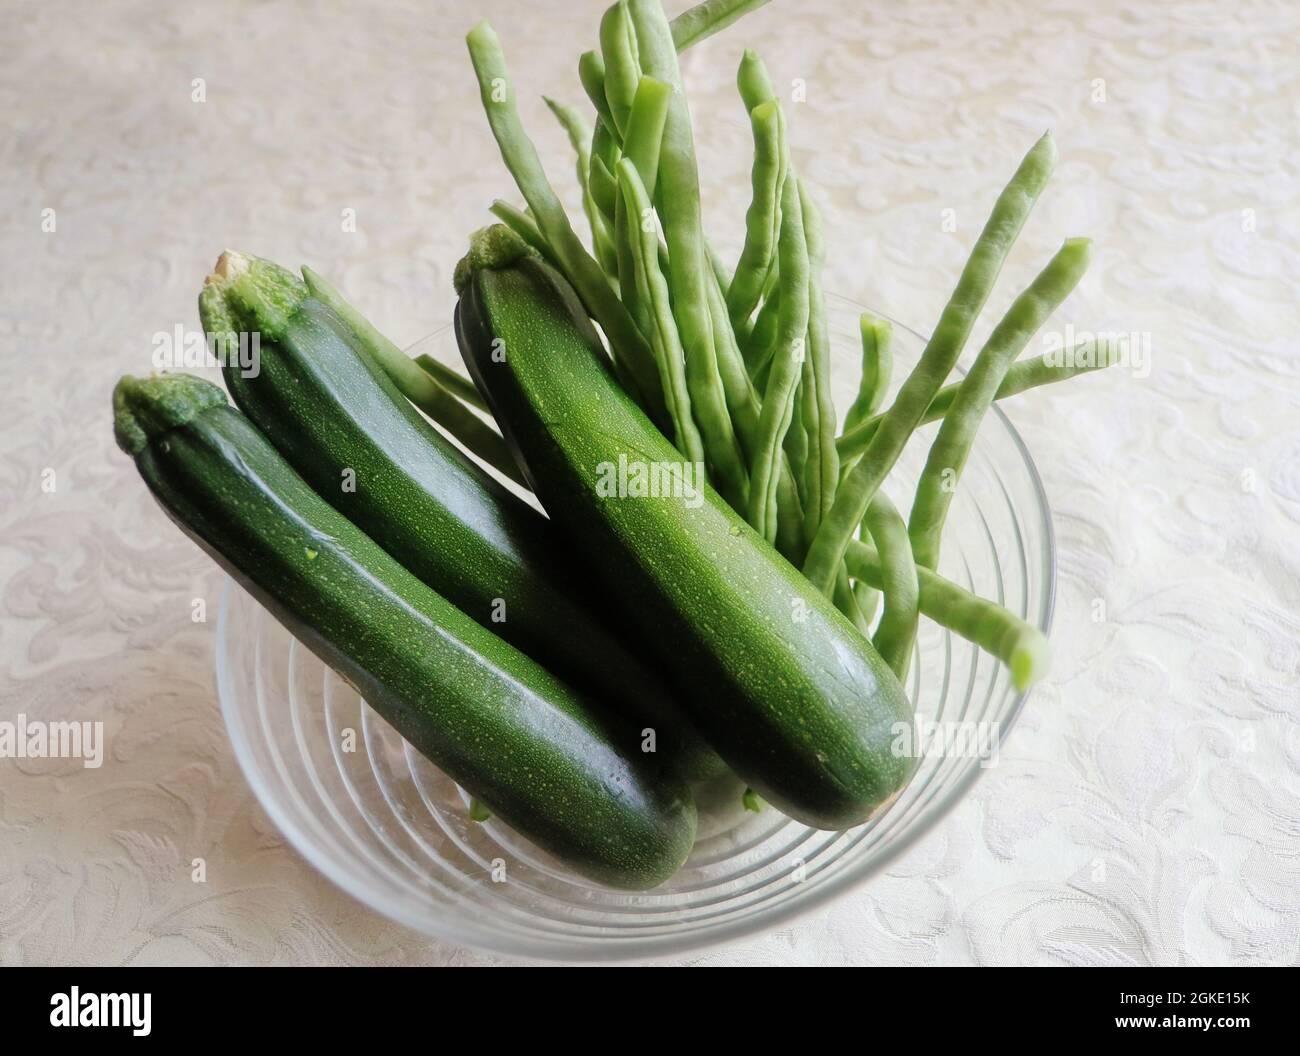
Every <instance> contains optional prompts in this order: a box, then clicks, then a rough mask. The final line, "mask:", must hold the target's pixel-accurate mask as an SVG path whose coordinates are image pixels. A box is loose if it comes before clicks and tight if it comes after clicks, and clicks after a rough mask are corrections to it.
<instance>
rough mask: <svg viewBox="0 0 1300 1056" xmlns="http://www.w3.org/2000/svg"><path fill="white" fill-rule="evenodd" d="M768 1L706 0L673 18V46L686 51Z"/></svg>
mask: <svg viewBox="0 0 1300 1056" xmlns="http://www.w3.org/2000/svg"><path fill="white" fill-rule="evenodd" d="M766 3H767V0H704V3H702V4H696V5H695V6H694V7H692V8H690V9H689V10H687V11H683V12H682V13H681V14H680V15H678V16H677V17H676V18H674V19H673V20H672V24H671V30H672V35H673V46H674V47H675V48H676V49H677V50H678V51H685V50H686V49H687V48H689V47H690V46H691V45H692V44H697V43H699V42H700V41H701V40H703V39H704V38H705V37H708V36H712V35H713V34H714V33H716V32H718V30H720V29H726V28H727V27H728V26H729V25H731V23H733V22H734V21H736V19H738V18H740V16H741V15H744V14H748V13H749V12H750V11H753V10H754V9H756V8H759V7H762V6H763V5H764V4H766Z"/></svg>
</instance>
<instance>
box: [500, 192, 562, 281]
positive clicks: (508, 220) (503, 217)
mask: <svg viewBox="0 0 1300 1056" xmlns="http://www.w3.org/2000/svg"><path fill="white" fill-rule="evenodd" d="M488 212H490V213H491V214H492V215H493V216H495V217H496V218H497V219H498V220H500V221H501V222H502V223H503V224H505V225H506V227H508V228H510V230H511V231H513V232H514V233H515V234H516V235H518V236H519V237H520V238H522V239H523V240H524V241H525V242H527V243H528V244H529V245H530V246H532V247H533V249H535V250H537V252H538V253H540V254H541V255H542V256H543V257H545V258H546V260H547V262H548V263H549V264H550V265H551V266H552V267H557V268H558V267H559V266H560V260H559V258H558V257H557V256H556V255H555V251H554V250H553V249H551V246H550V243H549V242H547V241H546V236H544V235H543V234H542V233H541V231H539V230H538V229H537V222H536V221H535V220H534V219H533V218H532V217H531V216H529V215H528V214H527V213H526V212H524V211H523V210H522V209H516V208H515V207H514V206H513V205H511V204H510V203H509V202H503V201H502V200H501V199H500V198H498V199H496V201H494V202H493V203H492V204H491V205H490V206H489V207H488Z"/></svg>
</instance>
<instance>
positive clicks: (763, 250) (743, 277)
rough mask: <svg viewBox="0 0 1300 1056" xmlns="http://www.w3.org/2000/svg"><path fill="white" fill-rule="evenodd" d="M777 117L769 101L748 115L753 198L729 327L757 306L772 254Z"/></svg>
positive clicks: (778, 167) (776, 219)
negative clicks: (752, 161)
mask: <svg viewBox="0 0 1300 1056" xmlns="http://www.w3.org/2000/svg"><path fill="white" fill-rule="evenodd" d="M780 113H781V108H780V107H779V106H778V105H777V103H776V102H775V101H774V100H769V101H767V102H765V103H760V104H759V105H758V106H756V107H754V109H753V110H752V111H751V112H750V115H749V119H750V125H751V127H752V128H753V132H754V167H753V171H752V173H751V177H750V182H751V185H752V187H753V197H752V199H751V201H750V205H749V209H748V210H747V211H746V213H745V244H744V246H743V248H742V249H741V251H740V258H739V260H737V262H736V271H735V274H734V275H733V276H732V280H731V285H730V286H729V288H728V289H727V314H728V315H729V316H730V318H731V324H732V326H733V327H736V326H741V325H743V324H744V323H745V322H747V321H748V319H749V317H750V316H751V315H752V314H753V313H754V309H755V308H756V307H757V306H758V300H759V297H761V296H762V293H763V285H764V283H765V282H766V281H767V275H768V272H769V271H770V270H771V268H772V260H773V256H774V253H775V251H776V240H777V232H778V231H779V229H780V223H781V218H780V212H779V209H780V200H781V177H782V175H783V169H784V162H783V160H782V142H781V126H780Z"/></svg>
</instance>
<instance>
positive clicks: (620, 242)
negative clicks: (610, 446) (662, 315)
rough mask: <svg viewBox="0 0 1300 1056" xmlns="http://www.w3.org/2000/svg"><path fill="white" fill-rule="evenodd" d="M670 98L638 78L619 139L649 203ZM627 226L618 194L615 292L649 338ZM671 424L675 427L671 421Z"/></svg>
mask: <svg viewBox="0 0 1300 1056" xmlns="http://www.w3.org/2000/svg"><path fill="white" fill-rule="evenodd" d="M671 98H672V89H671V88H670V87H668V85H666V84H664V82H663V81H657V80H655V79H654V78H653V77H642V78H641V79H640V81H639V82H638V84H637V89H636V94H635V95H634V96H633V100H632V105H631V107H629V109H628V117H627V124H626V126H625V130H624V136H623V157H624V158H626V159H628V160H629V161H630V162H631V163H632V165H633V166H634V167H635V169H636V173H637V175H638V176H639V177H640V179H641V184H642V186H643V187H645V190H646V193H647V194H648V195H649V196H651V200H653V195H654V187H655V181H656V179H657V178H658V175H659V148H660V144H661V143H662V142H663V134H664V122H665V121H666V120H667V118H668V103H669V100H670V99H671ZM634 222H635V223H637V224H639V223H640V222H641V218H640V217H637V218H636V219H635V221H634ZM627 224H628V217H627V211H626V196H625V195H620V196H619V199H618V200H617V201H616V202H615V210H614V236H615V245H616V246H617V249H618V282H619V290H620V294H621V296H622V298H623V303H624V304H625V305H627V307H628V310H629V311H630V312H631V313H632V318H633V319H634V320H635V321H636V324H637V327H638V329H640V331H641V332H642V333H643V334H645V335H646V336H647V337H649V336H650V327H651V326H652V325H653V323H652V321H651V319H650V317H649V309H648V307H647V305H646V304H645V302H644V301H643V300H642V299H641V297H640V296H639V293H638V290H639V285H640V282H639V280H638V278H637V276H636V274H635V265H634V261H633V258H634V255H635V250H634V246H633V243H632V240H631V238H630V237H629V236H628V232H627ZM658 244H659V243H658V235H656V236H655V240H654V248H655V250H656V257H657V255H658ZM651 347H652V349H653V347H654V342H653V340H652V341H651ZM655 352H656V356H658V351H657V350H655ZM660 377H661V378H662V369H661V371H660ZM664 396H665V399H666V400H668V402H669V408H668V410H669V414H670V416H671V412H672V406H671V398H670V397H669V396H668V393H667V392H665V393H664ZM674 425H676V423H675V422H674Z"/></svg>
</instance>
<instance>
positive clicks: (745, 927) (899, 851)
mask: <svg viewBox="0 0 1300 1056" xmlns="http://www.w3.org/2000/svg"><path fill="white" fill-rule="evenodd" d="M826 298H827V300H828V301H834V302H836V303H838V304H839V305H840V306H842V307H843V308H846V309H852V310H854V311H857V312H864V311H871V312H872V314H874V315H877V316H879V317H880V318H882V319H884V320H886V321H887V322H889V323H890V324H891V326H893V327H894V328H895V329H897V330H901V331H903V332H905V333H907V334H908V335H910V336H911V337H912V338H913V339H915V340H916V341H918V342H919V343H920V344H921V345H922V346H924V344H925V343H926V340H927V339H926V338H925V337H924V336H923V335H921V334H920V333H918V332H917V331H916V330H913V329H912V328H911V327H909V326H907V325H905V324H903V323H901V322H899V321H898V320H896V319H894V318H893V317H892V316H889V315H887V314H885V313H883V312H878V311H876V310H875V309H868V308H866V307H864V306H863V305H861V304H860V303H858V302H857V301H855V300H853V299H852V298H849V297H845V296H842V295H839V294H836V293H833V292H829V291H828V292H827V293H826ZM451 329H452V327H451V325H450V324H447V325H445V326H442V327H439V328H438V329H436V330H434V331H431V332H430V333H429V334H426V335H425V336H424V337H422V338H420V339H419V340H418V341H415V342H413V343H412V344H411V345H409V346H408V347H407V349H406V351H407V352H408V353H411V352H414V351H415V350H417V349H418V348H420V347H421V346H423V345H426V344H428V343H429V342H432V341H434V340H438V339H444V340H445V336H446V334H447V332H448V331H449V330H451ZM956 370H957V372H958V373H959V374H961V375H965V373H966V371H965V370H964V369H963V368H961V367H960V366H959V367H957V368H956ZM990 410H991V412H992V413H993V414H994V415H996V417H997V418H998V419H999V420H1000V422H1001V424H1002V425H1003V427H1004V428H1005V429H1006V431H1007V433H1008V434H1009V435H1010V437H1011V439H1012V441H1013V443H1014V444H1015V447H1016V450H1017V451H1018V452H1019V454H1020V457H1021V460H1022V461H1023V462H1024V465H1025V468H1026V470H1027V471H1028V478H1029V482H1030V484H1031V486H1032V490H1033V493H1034V496H1035V498H1036V499H1037V511H1038V515H1039V518H1040V520H1041V522H1042V523H1041V525H1040V527H1041V530H1042V539H1043V559H1042V568H1041V570H1040V572H1041V574H1042V576H1043V584H1044V587H1043V597H1042V613H1043V614H1042V621H1041V625H1040V628H1039V629H1040V630H1041V631H1042V632H1043V634H1044V635H1048V636H1050V633H1051V628H1052V622H1053V617H1054V615H1055V611H1056V586H1057V584H1056V577H1057V572H1058V568H1057V551H1056V533H1055V531H1054V528H1053V524H1052V509H1051V504H1050V502H1049V500H1048V496H1047V490H1046V488H1045V487H1044V485H1043V480H1042V476H1041V475H1040V473H1039V471H1038V466H1037V464H1036V463H1035V462H1034V458H1033V455H1032V453H1031V452H1030V450H1029V446H1028V445H1027V444H1026V443H1025V441H1024V438H1023V437H1022V436H1021V435H1020V431H1019V430H1018V429H1016V427H1015V425H1014V424H1013V423H1012V421H1011V419H1010V418H1009V417H1008V416H1007V414H1006V412H1005V411H1003V410H1002V408H1001V407H1000V406H999V405H998V403H997V402H996V401H995V402H994V403H993V404H992V406H991V408H990ZM237 589H238V585H237V584H236V582H235V581H234V579H232V578H231V577H230V576H229V575H227V576H226V577H225V583H224V586H223V590H222V594H221V604H220V609H219V611H218V615H217V626H216V642H215V648H214V657H213V659H214V665H215V667H216V676H217V697H218V700H219V703H220V707H221V714H222V718H223V719H224V721H225V724H226V729H227V732H228V734H229V737H230V742H231V746H232V748H233V750H234V754H235V759H236V761H237V762H238V764H239V768H240V770H241V771H242V772H243V775H244V779H245V780H246V781H247V782H248V784H249V787H250V788H251V789H252V791H253V794H254V796H255V797H256V798H257V801H258V804H259V805H260V806H261V808H262V809H263V810H265V811H266V813H267V815H268V816H269V817H270V819H271V821H272V822H273V823H274V824H275V826H276V828H277V829H279V831H280V832H281V833H282V834H283V835H284V837H285V838H286V839H287V840H288V842H289V844H290V845H291V846H292V847H293V848H294V850H296V851H297V852H298V853H299V854H300V855H302V856H303V858H305V859H306V860H307V862H308V863H309V864H310V865H312V866H313V867H314V868H316V869H317V870H318V871H319V872H321V873H322V874H323V875H324V876H325V877H326V878H327V879H329V880H330V881H331V882H332V883H334V884H335V886H337V887H339V888H341V889H342V890H343V891H344V892H345V893H347V894H348V895H350V896H351V897H352V898H354V899H356V900H357V901H358V902H360V903H361V904H362V905H364V906H366V907H367V908H368V909H371V910H373V911H374V912H376V913H378V914H379V915H380V916H383V917H385V918H387V919H389V920H392V921H396V922H397V923H399V924H402V925H404V926H405V927H408V928H410V929H412V930H413V931H415V932H417V933H418V934H420V935H422V936H425V937H427V938H432V939H435V940H437V941H440V942H450V943H454V944H456V945H459V946H463V947H465V948H467V949H472V950H475V951H477V952H481V953H488V954H491V955H494V956H503V957H511V958H515V959H518V960H527V961H535V962H544V963H575V962H579V963H581V962H593V963H596V962H599V963H618V962H627V961H645V960H660V959H668V958H676V957H681V956H683V955H685V954H688V953H692V952H699V951H701V950H705V949H711V948H716V947H719V946H723V945H726V944H729V943H733V942H739V941H741V940H742V939H744V938H746V937H748V936H751V935H754V934H757V933H760V932H763V933H766V932H770V931H773V930H776V929H777V928H780V927H788V926H789V925H790V924H792V923H794V922H796V921H798V920H801V919H803V918H806V917H807V916H809V915H811V914H812V913H815V912H817V911H818V910H821V909H824V908H826V906H828V905H829V904H830V903H832V902H834V901H835V900H837V899H839V898H841V897H843V896H844V895H846V894H847V893H848V892H849V891H850V890H852V889H853V888H856V887H858V886H860V885H861V884H863V883H864V882H865V881H867V880H869V879H870V878H871V877H873V876H876V875H878V874H879V873H880V872H881V871H882V870H883V869H884V868H885V867H887V866H888V865H890V864H891V863H893V862H895V861H897V860H898V858H899V857H900V856H902V855H903V854H904V853H906V852H907V851H909V850H911V849H912V848H913V847H915V846H916V844H917V842H918V841H919V840H920V839H921V838H922V837H924V836H927V835H929V834H930V833H931V832H932V831H933V830H934V828H935V827H936V826H937V825H938V824H939V822H940V821H942V820H943V819H944V818H946V817H947V816H948V815H949V814H951V813H952V811H953V810H954V809H956V807H957V805H958V804H959V803H960V802H962V801H963V800H964V799H965V798H966V796H967V795H968V794H969V792H970V789H971V787H972V786H973V785H974V784H975V782H976V781H978V780H979V778H980V775H981V774H982V773H983V772H984V769H985V768H984V767H982V766H974V767H970V768H968V769H967V770H966V771H965V772H963V773H962V774H961V775H960V776H959V777H957V778H956V779H955V780H954V781H953V783H952V785H951V786H949V788H947V789H946V790H945V792H944V795H943V798H942V800H941V801H940V802H939V803H937V804H933V805H928V806H927V807H926V808H924V810H923V811H922V812H921V814H920V816H919V819H918V824H916V825H915V826H914V827H913V828H912V829H911V830H909V831H907V832H905V833H904V834H903V835H900V836H899V837H898V839H897V840H896V841H894V842H893V843H891V844H889V846H888V847H887V848H886V849H885V850H884V851H882V852H881V853H880V854H879V855H878V856H876V857H874V858H872V859H871V860H870V861H867V862H864V863H860V865H859V867H858V868H853V867H852V866H850V867H849V868H846V869H842V870H840V871H838V872H837V874H836V875H834V876H831V877H828V878H827V879H825V880H823V881H821V882H820V883H818V884H817V885H816V887H814V888H812V889H811V890H810V891H809V893H808V894H807V895H806V896H804V897H803V898H800V899H797V900H793V901H791V902H786V903H782V904H780V905H777V906H773V907H770V908H768V909H766V910H762V911H760V912H759V913H758V914H755V915H754V916H752V917H742V918H740V919H738V920H734V921H725V922H721V923H714V924H703V925H701V926H699V927H698V928H694V929H692V930H691V931H690V932H688V933H683V934H680V935H679V934H676V933H674V932H661V933H658V934H655V935H643V936H634V937H632V936H629V937H623V936H608V937H598V938H596V937H593V938H565V939H552V940H547V939H537V938H533V937H512V938H511V939H510V942H509V944H507V943H505V942H500V943H499V942H497V941H494V940H496V938H497V935H496V933H495V932H487V933H482V932H479V931H472V930H470V929H466V928H463V927H462V926H461V925H460V924H459V923H458V920H457V918H455V917H454V916H452V917H447V918H440V919H438V920H437V923H436V927H431V926H430V924H429V918H428V917H427V916H423V915H421V914H417V913H414V912H411V911H409V910H408V909H407V905H408V904H407V903H405V902H399V903H396V904H391V905H390V904H385V905H379V904H377V903H378V900H377V899H375V898H373V897H372V895H371V893H370V891H369V890H368V889H367V888H366V887H365V884H364V882H363V881H362V878H361V877H360V875H359V874H357V873H356V872H355V871H353V870H352V869H350V868H348V867H346V866H344V865H342V864H340V863H338V862H336V861H335V859H334V858H333V857H331V856H330V855H329V854H328V853H326V852H325V851H324V850H322V849H321V848H320V846H319V843H318V841H316V840H314V839H313V838H312V837H310V836H309V835H308V834H307V833H306V832H305V831H304V829H303V827H302V826H300V825H299V824H298V823H297V821H295V820H294V819H293V818H292V817H290V816H289V814H288V813H287V812H286V810H285V809H284V808H283V807H282V806H281V805H280V803H279V800H278V799H277V798H276V797H274V796H272V795H271V794H270V792H269V790H268V789H267V787H266V786H265V784H264V783H263V782H262V780H261V778H260V777H259V776H258V774H259V771H260V767H259V766H258V764H257V763H256V761H255V760H254V758H253V754H252V750H251V747H250V742H249V740H248V737H247V733H246V731H245V728H244V727H245V724H244V722H243V720H242V718H240V717H239V715H238V709H237V708H236V707H235V698H236V693H235V689H234V686H233V684H232V678H233V675H232V672H231V671H230V670H228V668H227V665H226V664H225V663H223V658H224V656H225V653H226V642H227V635H228V632H229V619H230V612H231V609H232V607H233V603H234V599H235V591H236V590H237ZM249 600H250V601H252V603H253V604H258V603H257V602H256V600H255V599H252V598H251V597H250V598H249ZM1032 692H1033V688H1032V687H1031V688H1030V689H1028V690H1025V691H1023V692H1021V693H1018V694H1017V695H1016V697H1015V699H1014V700H1013V701H1012V702H1011V705H1010V706H1009V708H1008V710H1007V713H1006V715H1005V716H1004V717H1003V719H1002V720H1001V721H1000V722H999V724H998V729H997V731H996V747H997V749H998V751H999V752H1000V751H1001V749H1002V746H1003V745H1004V744H1005V742H1006V740H1007V738H1008V736H1010V733H1011V730H1012V728H1013V727H1014V726H1015V725H1016V721H1017V720H1018V719H1019V717H1020V714H1021V712H1022V711H1023V710H1024V707H1025V703H1026V701H1027V700H1028V699H1029V696H1030V694H1031V693H1032Z"/></svg>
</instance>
